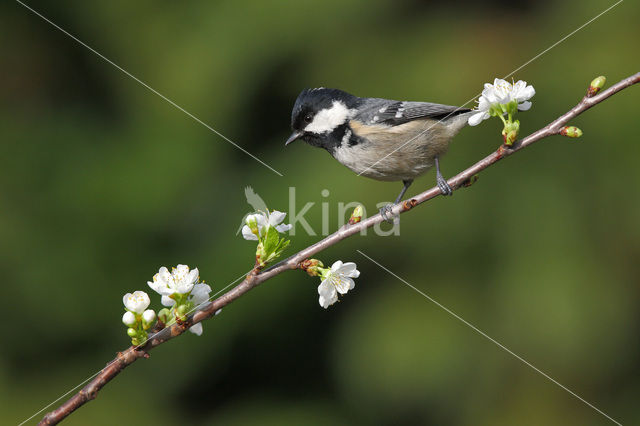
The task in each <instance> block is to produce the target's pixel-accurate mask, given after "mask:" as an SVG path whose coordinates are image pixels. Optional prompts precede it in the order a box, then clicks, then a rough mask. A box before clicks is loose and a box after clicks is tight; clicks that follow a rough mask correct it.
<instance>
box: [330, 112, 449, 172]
mask: <svg viewBox="0 0 640 426" xmlns="http://www.w3.org/2000/svg"><path fill="white" fill-rule="evenodd" d="M403 127H404V128H403ZM381 130H383V131H380V132H379V133H373V132H371V131H370V130H369V129H368V132H369V134H367V133H365V132H361V133H360V134H359V133H358V129H357V128H354V133H356V134H357V135H358V136H359V137H360V140H361V141H360V143H358V144H356V145H353V146H344V145H341V146H339V147H337V148H336V149H335V151H334V152H333V156H334V157H335V159H336V160H338V161H339V162H340V163H342V164H344V165H345V166H347V167H348V168H349V169H351V170H353V171H354V172H355V173H357V174H358V175H361V176H366V177H369V178H372V179H377V180H383V181H398V180H409V179H414V178H416V177H418V176H420V175H421V174H423V173H425V172H427V171H428V170H429V169H430V168H431V167H433V164H434V159H435V157H436V156H438V155H441V154H444V153H445V152H446V150H447V146H448V144H449V141H450V140H451V137H452V136H453V135H449V134H448V133H449V132H447V131H446V129H445V128H444V126H441V125H440V124H439V123H437V122H434V121H432V120H420V121H413V122H409V123H406V124H403V125H401V126H395V127H393V128H391V129H389V128H386V129H381ZM425 130H426V131H425Z"/></svg>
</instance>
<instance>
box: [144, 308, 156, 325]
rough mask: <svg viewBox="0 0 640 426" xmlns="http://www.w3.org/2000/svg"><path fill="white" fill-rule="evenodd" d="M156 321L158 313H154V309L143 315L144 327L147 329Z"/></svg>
mask: <svg viewBox="0 0 640 426" xmlns="http://www.w3.org/2000/svg"><path fill="white" fill-rule="evenodd" d="M155 320H156V313H155V312H153V309H147V310H146V311H144V312H143V313H142V325H143V326H145V328H149V326H150V325H151V324H152V323H153V322H154V321H155Z"/></svg>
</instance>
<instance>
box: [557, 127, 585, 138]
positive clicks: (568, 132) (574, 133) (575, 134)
mask: <svg viewBox="0 0 640 426" xmlns="http://www.w3.org/2000/svg"><path fill="white" fill-rule="evenodd" d="M560 134H561V135H562V136H566V137H568V138H579V137H580V136H582V130H580V129H579V128H577V127H576V126H564V127H563V128H562V129H560Z"/></svg>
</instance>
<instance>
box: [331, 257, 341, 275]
mask: <svg viewBox="0 0 640 426" xmlns="http://www.w3.org/2000/svg"><path fill="white" fill-rule="evenodd" d="M340 268H342V260H336V261H335V262H333V265H331V272H338V270H340Z"/></svg>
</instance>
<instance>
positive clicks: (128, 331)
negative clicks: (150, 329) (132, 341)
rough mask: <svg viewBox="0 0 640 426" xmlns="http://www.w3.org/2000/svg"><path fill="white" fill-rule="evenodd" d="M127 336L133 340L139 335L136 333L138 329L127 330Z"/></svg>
mask: <svg viewBox="0 0 640 426" xmlns="http://www.w3.org/2000/svg"><path fill="white" fill-rule="evenodd" d="M127 335H128V336H129V337H132V338H133V337H136V336H137V335H138V332H137V331H136V329H135V328H128V329H127Z"/></svg>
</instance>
